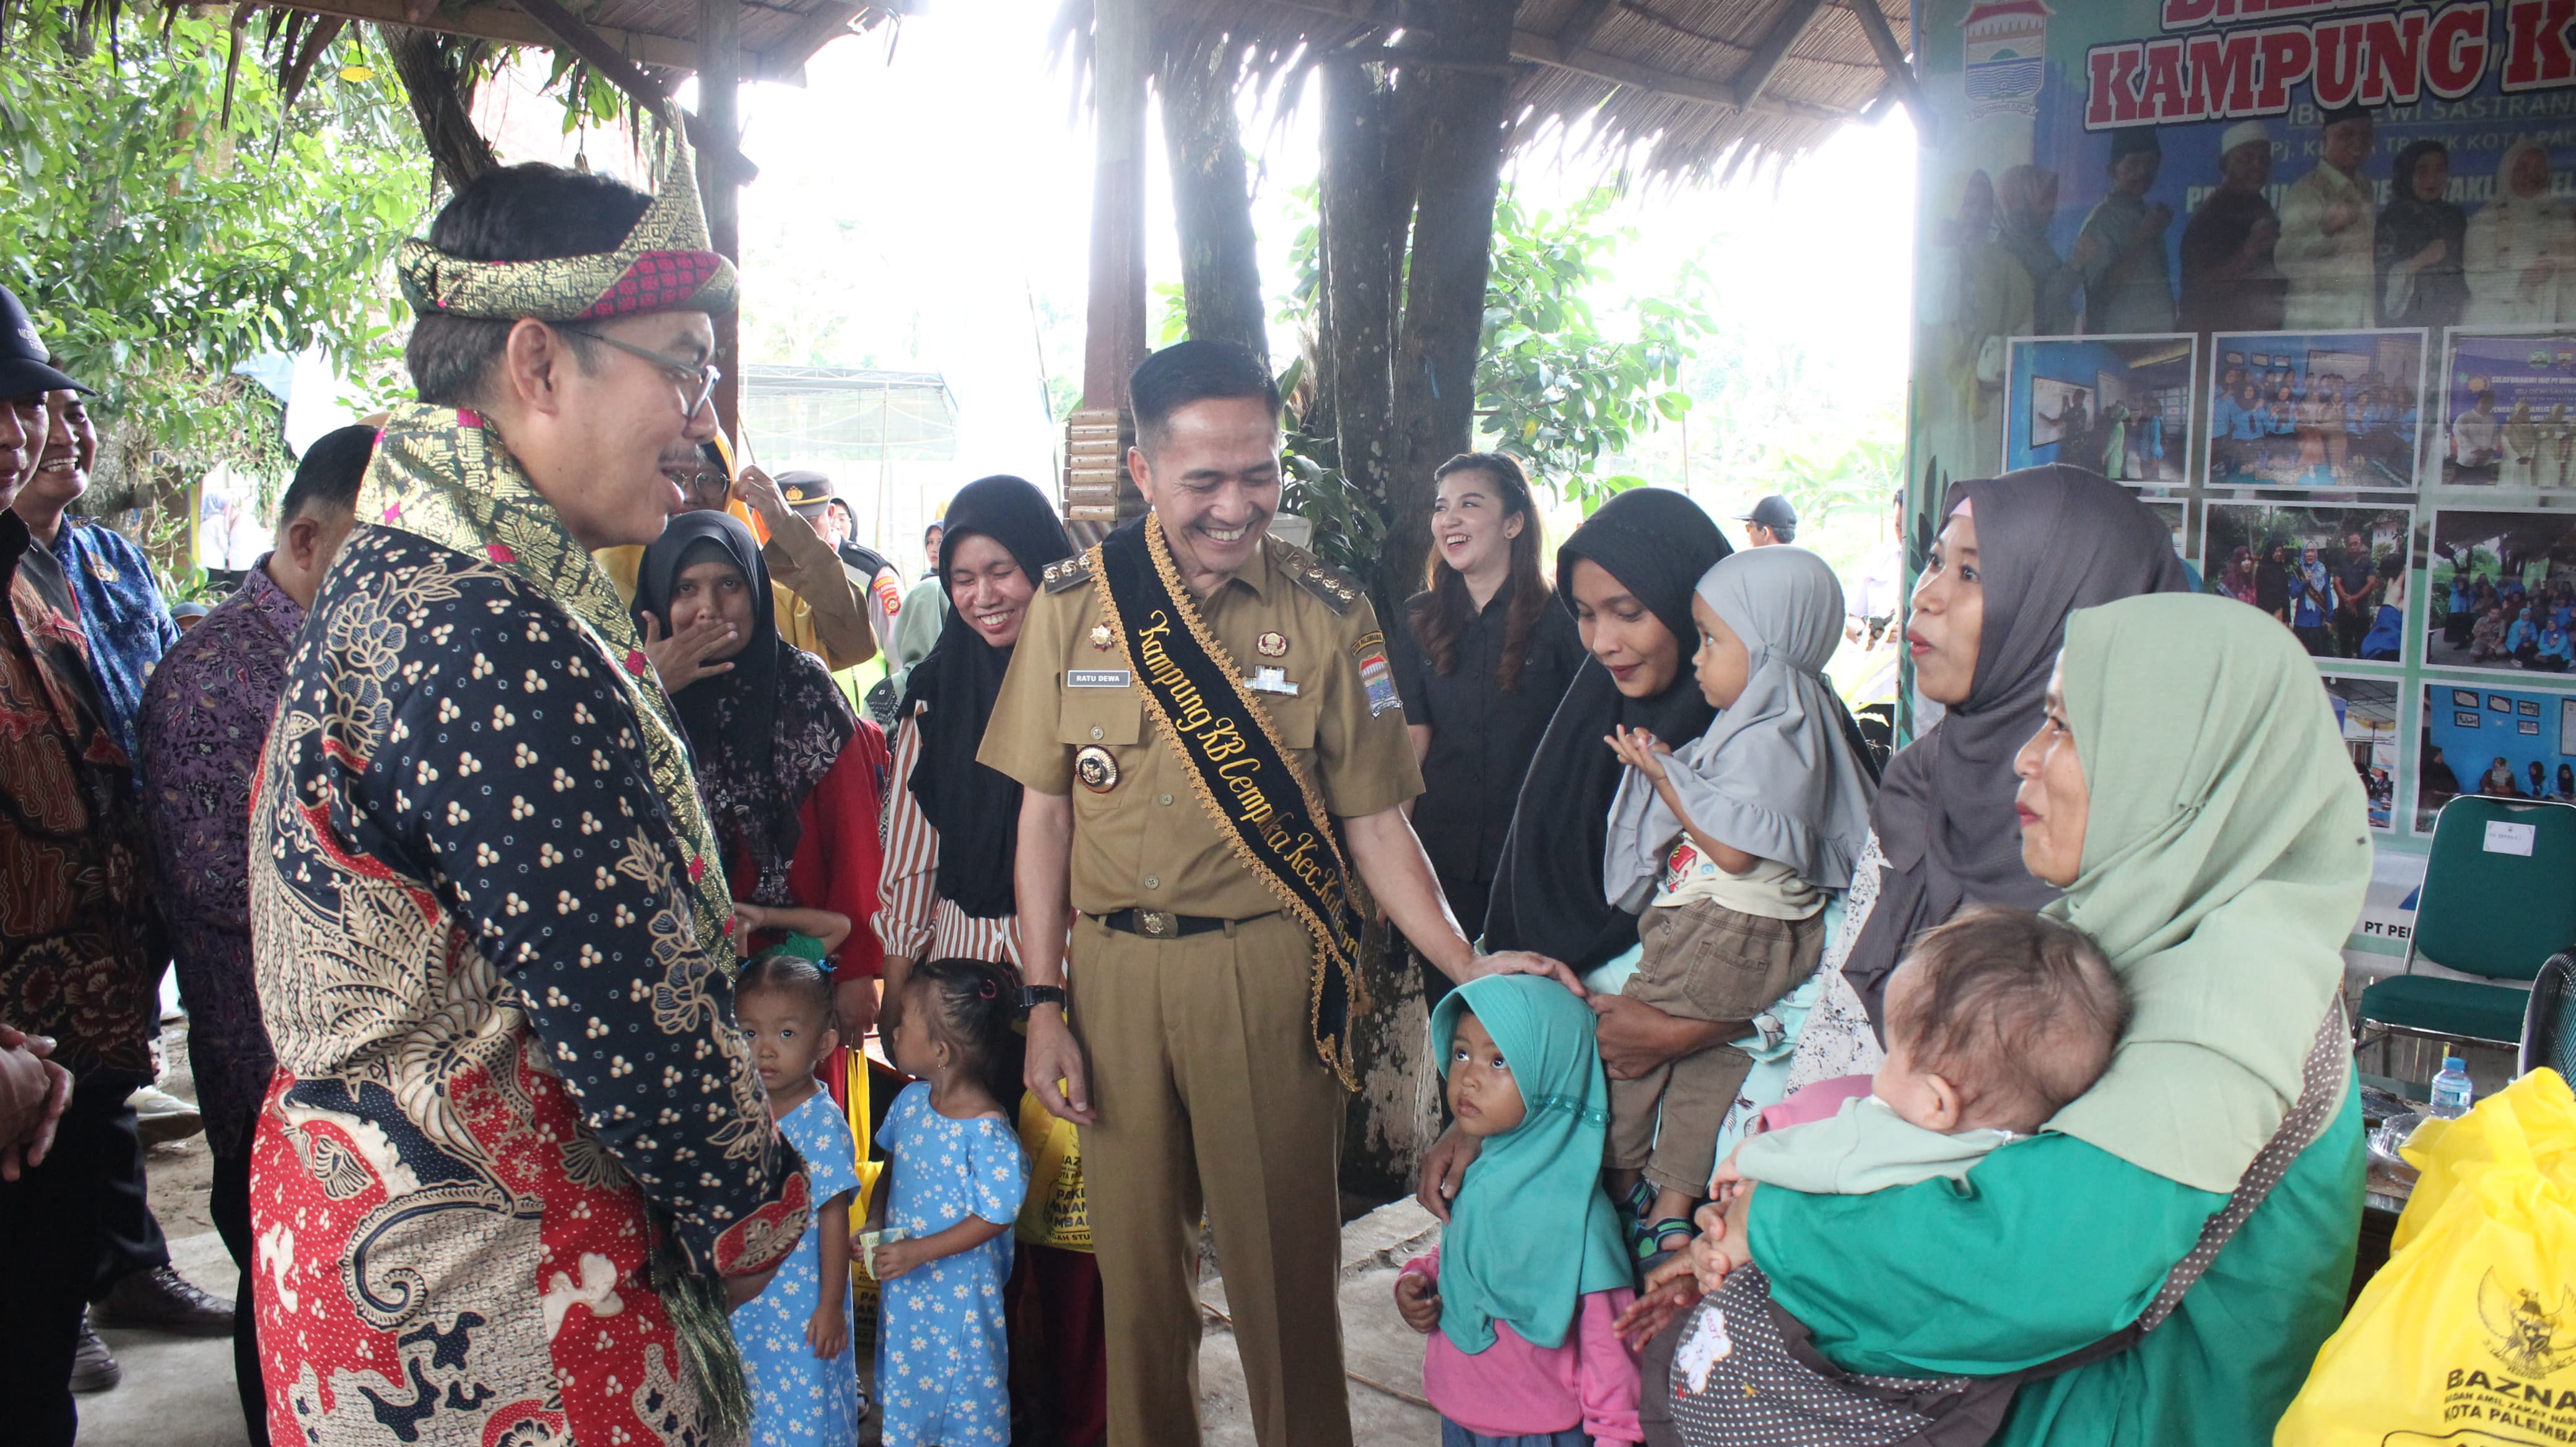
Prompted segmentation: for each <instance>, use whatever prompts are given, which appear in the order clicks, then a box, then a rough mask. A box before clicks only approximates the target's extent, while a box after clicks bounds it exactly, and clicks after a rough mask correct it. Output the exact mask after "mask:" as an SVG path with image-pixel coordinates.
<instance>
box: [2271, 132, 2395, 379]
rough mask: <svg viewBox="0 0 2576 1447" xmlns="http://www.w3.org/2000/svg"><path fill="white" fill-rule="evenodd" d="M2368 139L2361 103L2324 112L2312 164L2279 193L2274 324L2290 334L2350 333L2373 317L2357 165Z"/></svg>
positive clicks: (2367, 219)
mask: <svg viewBox="0 0 2576 1447" xmlns="http://www.w3.org/2000/svg"><path fill="white" fill-rule="evenodd" d="M2375 139H2376V133H2375V130H2374V128H2373V126H2372V123H2371V118H2370V108H2369V107H2367V106H2342V107H2339V108H2337V109H2335V110H2330V111H2328V112H2326V114H2325V128H2324V129H2323V130H2322V131H2321V132H2320V133H2319V136H2318V146H2317V167H2316V169H2315V170H2313V171H2310V172H2309V173H2308V174H2306V175H2304V176H2301V177H2300V178H2299V179H2298V180H2296V181H2293V182H2291V183H2290V186H2289V189H2288V190H2286V191H2284V192H2283V193H2282V195H2281V239H2280V241H2279V242H2278V243H2277V244H2276V245H2275V246H2274V247H2273V250H2272V256H2273V261H2274V263H2275V264H2276V265H2278V266H2279V267H2280V268H2281V274H2282V275H2283V276H2285V277H2288V278H2289V292H2288V295H2287V296H2286V297H2285V298H2284V299H2283V301H2282V306H2281V325H2282V326H2283V327H2285V328H2287V329H2289V330H2291V331H2297V332H2327V331H2344V330H2358V329H2361V328H2364V327H2368V326H2369V325H2371V320H2372V316H2373V308H2372V306H2371V302H2372V299H2373V298H2372V291H2373V284H2372V283H2373V272H2372V270H2371V266H2372V263H2371V246H2372V244H2373V229H2374V228H2373V225H2372V220H2371V212H2372V197H2371V191H2370V183H2369V182H2367V181H2364V180H2363V179H2361V168H2362V166H2363V165H2364V164H2366V163H2367V162H2368V161H2369V160H2370V148H2371V146H2372V144H2373V142H2374V140H2375Z"/></svg>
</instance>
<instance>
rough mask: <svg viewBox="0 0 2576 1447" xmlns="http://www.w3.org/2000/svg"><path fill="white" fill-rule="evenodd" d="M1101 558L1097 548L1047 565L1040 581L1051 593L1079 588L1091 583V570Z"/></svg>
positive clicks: (1039, 577)
mask: <svg viewBox="0 0 2576 1447" xmlns="http://www.w3.org/2000/svg"><path fill="white" fill-rule="evenodd" d="M1099 557H1100V549H1098V548H1096V547H1095V548H1090V549H1086V550H1085V551H1083V552H1079V553H1076V554H1074V555H1073V556H1072V557H1070V558H1063V559H1059V560H1058V561H1056V562H1052V563H1049V564H1047V565H1046V571H1045V572H1043V573H1041V574H1039V575H1038V581H1039V582H1040V583H1042V584H1043V585H1045V587H1046V590H1047V591H1048V592H1050V593H1061V592H1064V591H1065V590H1066V589H1069V588H1079V587H1081V586H1082V585H1083V584H1085V583H1088V582H1090V581H1091V570H1092V568H1093V567H1094V566H1095V565H1096V564H1097V562H1098V560H1099Z"/></svg>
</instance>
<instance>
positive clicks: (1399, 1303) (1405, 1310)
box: [1395, 1271, 1440, 1336]
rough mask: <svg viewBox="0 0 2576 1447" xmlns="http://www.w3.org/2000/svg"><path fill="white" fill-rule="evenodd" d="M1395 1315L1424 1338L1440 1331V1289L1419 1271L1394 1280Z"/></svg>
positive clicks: (1407, 1273)
mask: <svg viewBox="0 0 2576 1447" xmlns="http://www.w3.org/2000/svg"><path fill="white" fill-rule="evenodd" d="M1395 1314H1396V1315H1398V1316H1400V1317H1403V1318H1404V1324H1405V1325H1406V1326H1409V1327H1411V1328H1413V1329H1414V1330H1415V1331H1418V1332H1421V1333H1422V1334H1423V1335H1425V1336H1429V1335H1430V1334H1431V1333H1433V1332H1435V1331H1438V1330H1439V1329H1440V1288H1439V1287H1438V1286H1436V1285H1434V1284H1433V1283H1432V1280H1431V1278H1430V1277H1428V1276H1425V1275H1423V1274H1422V1273H1421V1272H1419V1271H1407V1272H1405V1273H1403V1274H1402V1275H1399V1276H1397V1277H1396V1278H1395Z"/></svg>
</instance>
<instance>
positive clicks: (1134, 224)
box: [1082, 0, 1153, 411]
mask: <svg viewBox="0 0 2576 1447" xmlns="http://www.w3.org/2000/svg"><path fill="white" fill-rule="evenodd" d="M1150 20H1151V16H1150V14H1149V0H1098V3H1097V4H1096V5H1094V7H1093V9H1092V19H1091V90H1092V99H1093V101H1094V104H1093V106H1092V116H1093V124H1094V125H1096V126H1097V127H1098V128H1099V129H1098V131H1097V133H1096V135H1095V137H1094V139H1093V143H1092V172H1091V295H1090V304H1089V307H1088V309H1087V310H1086V312H1085V314H1084V319H1083V325H1084V335H1083V346H1082V405H1083V407H1084V408H1085V409H1086V410H1098V409H1106V408H1113V407H1114V408H1117V409H1120V410H1122V411H1123V410H1125V408H1126V406H1127V374H1128V373H1129V372H1132V371H1134V370H1135V369H1136V364H1137V363H1138V362H1141V361H1143V360H1144V359H1145V351H1146V347H1145V85H1146V81H1147V78H1148V77H1149V76H1150V75H1151V73H1152V71H1153V61H1152V57H1151V52H1150V45H1149V41H1150V29H1149V22H1150Z"/></svg>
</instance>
